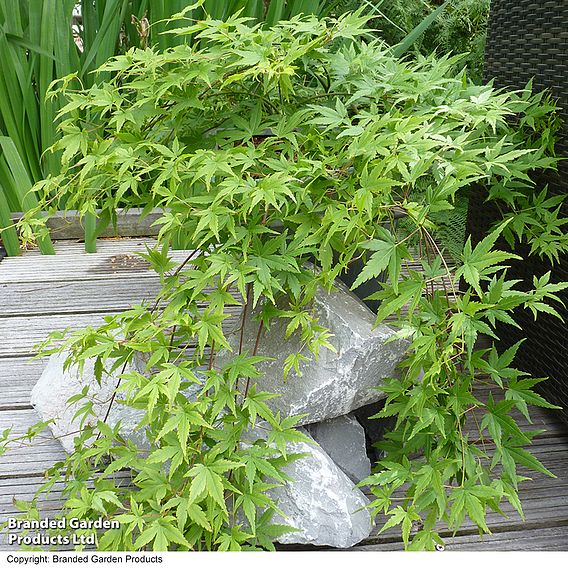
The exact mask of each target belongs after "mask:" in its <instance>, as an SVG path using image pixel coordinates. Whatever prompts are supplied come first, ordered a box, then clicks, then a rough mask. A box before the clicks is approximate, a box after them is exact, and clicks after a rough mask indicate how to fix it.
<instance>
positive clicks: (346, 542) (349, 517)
mask: <svg viewBox="0 0 568 568" xmlns="http://www.w3.org/2000/svg"><path fill="white" fill-rule="evenodd" d="M298 429H299V430H300V431H301V432H303V433H304V434H307V435H308V436H309V434H308V432H307V431H306V430H305V429H303V428H298ZM261 436H262V437H264V436H263V434H262V433H260V432H259V427H258V426H257V428H255V430H254V431H253V432H252V434H251V438H250V441H253V440H254V439H255V438H258V437H261ZM286 449H287V451H288V452H289V453H305V454H308V455H307V456H305V457H302V458H300V459H298V460H296V461H293V462H292V463H290V464H289V465H287V466H286V467H285V468H284V472H285V473H287V474H288V475H289V476H290V477H291V478H292V479H293V480H294V481H293V482H289V483H287V484H286V485H283V486H281V487H276V488H273V489H270V490H269V491H268V494H269V495H270V497H271V498H272V499H274V500H275V501H276V502H277V503H278V507H279V508H280V510H281V511H282V512H283V513H284V514H285V517H284V518H281V517H279V516H278V515H275V516H274V517H273V522H274V523H278V524H280V523H282V524H286V525H288V526H291V527H294V528H296V529H299V530H300V532H292V533H287V534H285V535H282V536H280V537H278V538H277V542H279V543H281V544H311V545H316V546H332V547H334V548H349V547H351V546H354V545H355V544H357V543H359V542H361V541H362V540H363V539H365V538H367V537H368V536H369V535H370V534H371V530H372V522H371V516H370V514H369V510H368V509H365V508H364V507H366V506H367V505H368V504H369V500H368V499H367V497H365V495H364V494H363V492H362V491H361V490H360V489H359V488H357V487H355V485H354V484H353V482H352V481H351V480H350V479H349V478H348V477H347V476H346V475H345V474H344V473H343V472H342V471H341V470H340V469H339V467H337V465H336V464H335V463H334V462H333V460H332V459H331V458H330V457H329V456H328V455H327V454H326V453H325V452H324V450H323V449H322V448H321V447H320V446H318V445H316V444H307V443H304V442H296V443H289V444H288V445H287V448H286Z"/></svg>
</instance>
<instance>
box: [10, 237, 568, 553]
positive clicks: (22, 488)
mask: <svg viewBox="0 0 568 568" xmlns="http://www.w3.org/2000/svg"><path fill="white" fill-rule="evenodd" d="M153 242H154V241H152V240H151V239H117V240H112V239H108V240H105V239H103V240H99V242H98V252H97V254H94V255H89V254H86V253H85V252H84V251H83V244H82V243H76V242H72V241H66V242H59V243H57V244H56V247H57V252H58V254H57V255H56V256H51V257H47V256H42V255H40V254H39V253H38V252H36V251H33V252H27V253H25V254H24V255H23V256H22V257H18V258H6V259H4V260H3V262H2V265H0V339H1V342H0V430H2V429H3V428H5V427H6V426H13V427H14V430H15V431H20V432H23V431H25V430H26V429H27V428H28V427H29V426H30V425H32V424H33V423H34V422H35V421H36V420H37V415H36V414H35V412H34V411H33V409H32V408H31V407H30V405H29V396H30V392H31V389H32V388H33V385H34V384H35V382H36V381H37V379H38V378H39V376H40V374H41V372H42V370H43V367H44V365H45V362H44V361H42V360H33V358H32V356H33V354H34V345H35V344H36V343H38V342H39V341H41V340H42V339H44V337H45V335H46V334H47V333H48V332H49V331H52V330H55V329H60V328H63V327H67V326H70V327H72V328H80V327H83V326H85V325H98V324H100V323H101V322H102V320H103V317H104V316H105V315H109V314H113V313H117V312H119V311H121V310H124V309H126V308H128V306H129V305H131V304H133V303H139V302H140V301H141V300H144V299H146V300H148V299H151V298H152V296H153V294H154V293H155V292H156V291H157V289H158V286H159V281H158V278H157V276H155V275H153V274H152V273H151V272H150V271H148V265H147V263H146V262H145V261H143V260H142V259H140V257H138V256H137V255H136V253H137V252H145V250H146V248H145V243H149V244H152V243H153ZM172 254H173V257H174V259H175V260H176V261H177V262H181V261H183V259H185V258H186V256H187V254H188V251H175V252H173V253H172ZM535 426H536V427H541V426H546V427H547V428H548V432H547V433H545V434H543V435H540V436H539V437H538V438H537V439H535V444H534V446H533V448H532V450H533V452H534V453H535V454H536V455H538V457H539V458H540V459H542V460H543V461H544V464H545V466H547V467H548V468H549V469H551V470H552V471H553V472H554V473H556V474H557V475H558V477H559V478H558V479H557V480H550V479H548V478H546V477H544V476H540V475H538V474H537V475H535V479H534V481H532V482H529V484H527V486H526V490H525V492H524V501H523V502H524V504H525V512H526V516H527V522H526V523H525V524H523V523H522V522H521V521H520V520H519V519H518V516H517V515H516V513H514V514H513V515H511V517H510V518H509V519H506V518H502V517H497V516H495V515H493V516H492V517H491V519H490V526H491V527H492V528H493V530H494V531H495V533H496V534H495V535H494V536H493V537H490V536H486V537H485V539H484V540H483V541H480V539H479V537H478V536H475V535H473V536H472V535H471V534H470V533H472V532H474V531H475V529H474V527H472V526H471V524H469V525H467V524H466V525H464V528H463V529H462V530H461V531H460V532H459V533H458V536H456V537H455V538H454V539H448V542H449V543H453V544H450V545H449V548H450V549H454V550H455V549H456V548H457V549H459V550H462V549H482V550H490V549H493V550H495V549H510V548H507V547H511V546H516V548H514V549H515V550H518V549H527V550H528V549H538V547H539V546H541V544H542V543H545V544H546V546H548V547H549V548H548V549H557V548H558V547H564V548H562V549H568V544H565V543H566V542H567V541H568V473H567V472H568V452H567V450H568V443H567V439H568V438H567V436H566V429H565V426H564V425H563V424H562V423H561V422H559V421H558V420H557V418H556V417H555V416H554V415H553V414H550V413H546V412H544V411H540V412H538V413H537V414H536V415H535ZM525 427H528V426H525ZM62 457H63V451H62V449H61V446H60V445H59V443H58V442H57V441H56V440H54V439H52V438H51V437H50V436H49V435H47V437H46V439H45V440H43V441H42V443H41V444H39V445H35V446H34V447H33V448H29V447H22V448H19V449H15V450H14V452H13V453H11V454H10V456H9V459H4V458H0V523H1V522H2V521H3V520H4V519H5V518H7V516H9V515H11V514H13V513H14V512H15V509H14V505H13V503H12V497H13V496H16V497H18V496H21V497H24V496H30V497H31V496H32V494H33V492H34V491H35V489H36V488H37V487H38V485H39V483H40V482H41V477H42V475H43V472H44V470H45V469H46V467H49V466H50V465H52V464H53V463H54V462H55V461H57V460H59V459H61V458H62ZM44 505H45V507H46V509H45V510H46V512H47V511H51V512H55V511H56V510H57V508H58V506H59V505H60V501H59V498H58V495H57V492H55V493H53V494H52V495H50V496H48V497H47V498H45V499H44ZM507 511H509V510H508V509H507ZM520 535H522V540H523V542H524V544H523V543H518V541H516V540H515V537H516V536H520ZM493 543H494V545H493ZM400 547H401V543H400V539H399V537H398V532H397V531H396V529H395V530H391V531H388V532H386V533H385V534H383V535H378V536H374V537H372V539H371V540H370V541H367V544H363V545H361V546H360V547H358V548H357V549H360V550H372V551H376V550H389V549H400ZM468 547H469V548H468ZM480 547H481V548H480Z"/></svg>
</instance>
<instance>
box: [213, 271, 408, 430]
mask: <svg viewBox="0 0 568 568" xmlns="http://www.w3.org/2000/svg"><path fill="white" fill-rule="evenodd" d="M336 286H337V288H336V290H334V291H332V292H331V293H328V292H327V291H325V290H323V289H320V290H319V291H318V293H317V295H316V297H315V299H314V304H313V310H314V313H315V315H316V316H317V317H318V318H319V322H320V324H321V325H323V326H324V327H326V328H328V329H330V331H331V333H333V334H334V337H332V338H331V339H330V343H332V344H333V346H334V347H335V348H336V349H337V353H333V352H332V351H330V350H329V349H321V350H320V356H319V360H318V361H315V359H314V357H313V355H312V354H311V353H310V352H309V351H308V350H307V348H305V347H303V342H302V340H301V338H300V336H299V333H297V332H296V333H294V334H292V336H291V337H290V338H288V339H286V338H285V331H286V327H287V325H288V320H285V319H277V320H275V321H274V322H273V323H271V325H270V329H269V330H268V331H267V330H266V329H263V330H262V333H261V337H260V341H259V347H258V351H257V355H261V356H265V357H270V358H272V359H273V360H270V361H264V362H262V363H260V364H259V365H258V369H259V371H261V372H262V373H264V375H263V377H261V378H259V379H258V380H257V385H258V388H259V389H260V390H264V391H268V392H272V393H277V394H280V395H281V396H279V397H277V398H274V399H271V400H270V401H268V404H269V405H270V406H271V407H272V409H273V410H274V411H280V412H281V414H282V415H283V416H290V415H296V414H304V413H307V414H308V416H307V417H305V418H304V419H303V420H302V421H301V422H300V424H309V423H312V422H321V421H323V420H328V419H330V418H335V417H337V416H342V415H344V414H348V413H349V412H351V411H352V410H354V409H356V408H359V407H361V406H364V405H366V404H370V403H372V402H375V401H377V400H380V399H381V398H384V394H383V393H381V392H380V391H378V390H375V387H380V385H381V382H382V379H385V378H387V377H392V376H396V370H395V367H396V365H397V364H398V363H399V362H400V361H401V359H402V358H403V356H404V352H405V350H406V348H407V346H408V343H407V342H406V341H403V340H394V341H390V342H389V341H388V340H389V339H392V337H393V334H394V330H392V329H391V328H390V327H388V326H386V325H379V326H377V327H376V328H374V322H375V316H374V314H373V313H372V312H371V311H370V310H369V309H368V308H367V307H366V306H365V305H364V304H363V303H362V302H361V301H360V300H359V299H358V298H356V297H355V296H354V295H353V294H352V293H351V292H349V290H347V288H346V287H345V286H344V285H343V284H342V283H340V282H339V281H336ZM257 311H258V308H257V310H256V312H257ZM256 312H255V310H249V311H248V313H247V318H246V322H245V328H244V334H243V349H244V350H246V351H248V353H252V352H253V350H254V345H255V341H256V337H257V331H258V326H259V324H258V321H256V320H254V319H253V317H254V314H255V313H256ZM237 321H238V322H239V323H238V324H237V325H236V326H235V329H234V330H232V331H231V332H229V334H228V340H229V344H230V345H231V348H232V349H233V352H232V353H231V352H229V351H228V350H222V351H220V352H219V353H218V355H217V359H216V366H217V367H221V366H222V365H223V364H225V363H227V362H228V361H229V360H230V359H231V357H233V356H234V354H236V353H238V349H239V347H238V346H239V339H240V329H239V328H240V325H241V323H240V322H241V321H242V318H237ZM297 352H301V353H303V354H304V355H305V356H306V357H308V359H309V360H308V361H305V362H301V363H300V370H301V372H302V376H301V377H299V376H297V374H296V373H295V372H294V371H293V370H292V371H291V372H290V374H289V375H288V378H287V380H286V381H284V380H283V367H284V361H285V360H286V357H288V355H290V354H292V353H297Z"/></svg>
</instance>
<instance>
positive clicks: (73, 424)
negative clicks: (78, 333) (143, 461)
mask: <svg viewBox="0 0 568 568" xmlns="http://www.w3.org/2000/svg"><path fill="white" fill-rule="evenodd" d="M67 355H68V354H67V353H56V354H54V355H51V356H50V358H49V360H48V362H47V366H46V367H45V369H44V371H43V373H42V375H41V377H40V379H39V381H38V382H37V383H36V385H35V386H34V388H33V390H32V394H31V403H32V405H33V407H34V408H35V409H36V410H37V412H38V413H39V415H40V417H41V419H42V420H51V419H53V420H54V422H52V423H51V424H50V425H49V427H50V428H51V431H52V432H53V435H54V436H55V437H56V438H58V439H59V441H60V442H61V444H62V446H63V449H64V450H65V451H66V452H68V453H71V452H72V451H73V449H74V444H73V439H74V438H75V437H76V436H77V435H78V434H77V431H78V430H79V429H80V422H81V417H78V418H76V419H75V420H74V419H73V416H74V415H75V413H76V412H77V410H78V409H79V408H80V407H81V406H82V405H84V404H85V401H86V400H87V399H88V400H92V401H93V410H94V412H95V415H96V418H95V417H93V416H91V417H89V418H88V419H87V420H86V425H94V424H95V423H96V420H97V419H98V420H104V418H105V416H106V413H107V411H108V409H109V406H110V401H111V398H112V394H113V392H114V389H115V388H116V386H117V383H118V375H119V374H120V370H118V371H116V373H115V374H114V375H111V376H108V377H105V376H104V374H103V379H102V381H101V384H100V385H99V384H98V383H97V381H96V379H95V373H94V360H90V361H87V362H86V363H85V366H84V370H83V374H82V375H81V374H80V373H79V368H78V367H74V366H72V367H70V368H68V369H67V370H64V369H63V363H64V362H65V359H66V358H67ZM127 371H128V369H127ZM85 386H88V387H89V390H88V395H87V399H82V400H80V401H78V402H75V403H72V404H67V401H68V400H69V398H70V397H72V396H74V395H76V394H79V393H80V392H81V391H82V390H83V388H84V387H85ZM120 400H121V395H120V394H117V396H116V398H115V402H114V403H113V404H112V407H111V410H110V413H109V415H108V418H107V420H106V423H107V424H108V425H109V426H111V427H114V426H116V424H117V423H118V421H119V420H120V421H121V429H120V432H121V435H122V436H123V437H125V438H129V439H131V440H132V441H133V442H135V443H136V444H137V445H138V447H140V448H145V447H148V442H147V440H146V435H145V433H144V431H143V430H142V429H139V430H137V429H136V426H137V425H138V423H139V422H140V420H141V419H142V416H143V415H144V412H143V411H142V410H140V409H136V408H132V407H129V406H126V405H124V404H120Z"/></svg>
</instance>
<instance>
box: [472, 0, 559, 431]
mask: <svg viewBox="0 0 568 568" xmlns="http://www.w3.org/2000/svg"><path fill="white" fill-rule="evenodd" d="M531 78H533V79H534V83H533V85H534V89H535V90H542V89H549V90H551V91H552V93H553V95H554V97H555V98H556V99H557V102H558V104H559V105H560V106H561V107H563V110H562V116H563V119H564V120H565V123H564V125H563V130H562V138H561V140H560V141H559V143H558V145H557V150H558V153H559V154H560V155H562V156H566V157H567V158H568V0H546V1H544V0H539V1H536V0H493V1H492V2H491V16H490V22H489V32H488V38H487V47H486V63H485V70H484V79H485V80H486V81H488V80H490V79H494V82H495V86H497V87H512V88H515V89H520V88H523V87H524V86H525V85H526V83H527V82H528V81H529V79H531ZM558 170H559V171H558V174H556V173H548V174H544V173H538V174H536V175H535V176H534V179H535V180H536V182H537V189H539V188H542V187H543V186H544V185H546V184H548V186H549V190H550V194H551V195H552V194H558V193H566V192H567V191H568V161H564V162H561V163H560V165H559V168H558ZM485 197H486V195H485V190H483V189H480V188H477V189H476V190H474V191H473V192H472V195H471V198H470V206H469V214H468V227H467V229H468V232H469V233H470V234H471V235H472V240H476V241H479V240H480V239H482V238H483V237H484V236H485V235H486V234H487V231H488V229H489V228H490V226H491V225H492V223H493V222H494V221H495V220H496V219H497V213H496V210H495V209H494V208H493V207H491V206H489V205H488V204H485V203H484V199H485ZM516 252H518V253H519V254H520V255H521V256H523V257H524V258H525V260H524V261H523V262H518V263H514V264H513V266H512V268H511V270H510V271H509V277H510V278H520V279H522V280H524V281H525V282H527V283H530V281H532V277H533V275H535V274H536V275H538V276H540V275H542V274H543V273H545V272H547V271H548V270H551V266H550V265H549V264H548V263H547V262H546V261H542V260H540V259H538V258H528V255H527V253H528V251H527V250H526V249H525V250H520V251H519V250H518V251H516ZM552 270H553V280H554V281H560V280H564V281H568V258H566V257H564V258H563V259H562V261H561V263H560V265H557V266H555V267H554V268H553V269H552ZM560 295H561V297H562V300H563V301H564V302H565V304H566V306H568V292H567V291H564V292H563V293H561V294H560ZM559 311H560V312H561V315H562V316H563V318H564V319H565V321H566V322H568V309H567V308H561V309H560V310H559ZM516 320H517V322H518V323H519V324H520V325H521V327H522V330H518V329H515V328H513V327H510V326H504V325H503V326H501V328H500V329H499V333H498V335H499V337H500V338H501V347H502V348H504V347H506V346H508V345H512V344H513V343H515V342H517V341H518V340H519V339H521V338H522V337H526V338H527V340H526V341H525V343H524V344H523V345H522V346H521V348H520V350H519V353H518V358H517V361H516V364H517V366H518V367H519V368H521V369H523V370H525V371H527V372H529V373H531V374H532V375H533V376H535V377H543V376H549V377H550V379H549V380H548V381H545V382H544V383H542V384H541V385H540V390H541V392H542V393H543V394H544V395H545V396H546V398H547V399H548V400H549V401H550V402H553V403H555V404H558V405H561V406H563V407H564V410H562V411H561V412H562V415H563V417H564V419H565V420H567V421H568V348H567V341H566V331H567V327H566V324H564V323H562V322H561V321H560V320H558V319H556V318H554V317H552V316H548V315H546V314H544V315H539V317H538V319H537V321H536V322H535V321H534V318H533V316H532V314H531V313H530V312H527V311H523V312H519V313H517V314H516Z"/></svg>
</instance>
